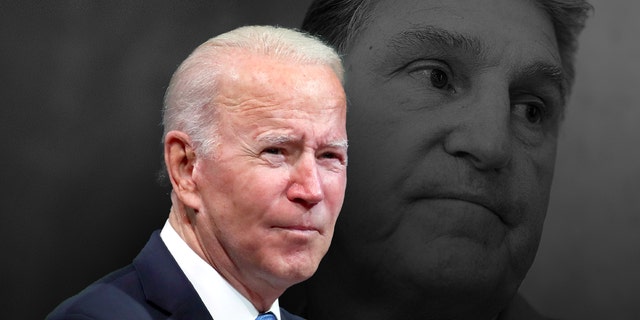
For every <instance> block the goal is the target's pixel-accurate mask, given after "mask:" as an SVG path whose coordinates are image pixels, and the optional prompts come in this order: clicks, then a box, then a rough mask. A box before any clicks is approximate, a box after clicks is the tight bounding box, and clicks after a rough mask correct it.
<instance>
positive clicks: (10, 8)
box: [0, 0, 640, 319]
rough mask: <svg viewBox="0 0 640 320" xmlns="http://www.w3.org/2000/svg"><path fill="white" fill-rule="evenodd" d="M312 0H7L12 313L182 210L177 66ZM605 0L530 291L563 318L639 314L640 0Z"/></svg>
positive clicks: (120, 260) (5, 295)
mask: <svg viewBox="0 0 640 320" xmlns="http://www.w3.org/2000/svg"><path fill="white" fill-rule="evenodd" d="M309 2H310V1H309V0H305V1H296V0H286V1H251V0H243V1H230V0H228V1H194V0H193V1H171V0H162V1H139V0H137V1H131V0H119V1H101V2H99V1H88V0H86V1H81V0H75V1H72V0H61V1H49V2H44V1H33V0H30V1H1V2H0V46H1V49H0V80H1V82H0V101H1V103H2V104H3V106H2V108H0V148H1V149H0V183H1V184H0V186H1V188H2V189H1V190H0V191H1V192H0V197H1V198H0V199H1V202H0V203H1V204H0V206H1V207H0V210H1V211H0V214H1V215H0V217H1V219H2V220H0V236H1V237H2V238H1V241H0V250H1V251H0V255H1V256H2V258H1V261H2V262H0V268H1V269H0V272H1V273H0V274H1V275H2V286H1V287H0V288H1V289H0V290H1V291H0V296H1V297H2V298H1V299H2V300H1V301H2V308H0V318H1V319H42V318H43V317H44V316H45V315H46V314H47V313H48V312H49V311H50V310H51V309H52V308H53V307H55V306H56V305H57V304H58V303H59V302H60V301H62V300H63V299H64V298H66V297H68V296H70V295H72V294H74V293H76V292H77V291H79V290H80V289H82V288H84V287H85V286H86V285H88V284H90V283H91V282H93V281H94V280H96V279H97V278H99V277H100V276H102V275H104V274H106V273H107V272H109V271H112V270H114V269H116V268H118V267H121V266H123V265H125V264H128V263H129V261H130V260H131V259H132V258H133V257H134V256H135V255H136V254H137V252H138V251H139V250H140V249H141V248H142V246H143V245H144V243H145V242H146V240H147V239H148V237H149V235H150V234H151V232H152V230H154V229H157V228H160V227H161V226H162V224H163V223H164V221H165V219H166V217H167V213H168V211H169V198H168V195H167V192H168V189H167V188H166V187H161V186H160V185H159V184H158V183H157V182H156V174H157V172H158V170H159V169H160V161H161V155H160V153H161V144H160V136H161V128H160V126H159V123H160V108H161V103H162V95H163V92H164V90H165V87H166V85H167V83H168V81H169V78H170V76H171V73H172V72H173V70H174V69H175V68H176V67H177V65H178V64H179V63H180V62H181V61H182V60H183V59H184V58H185V57H186V56H187V54H188V53H189V52H191V50H192V49H193V48H195V46H196V45H198V44H200V43H202V42H204V41H205V40H206V39H208V38H209V37H211V36H213V35H216V34H219V33H221V32H224V31H228V30H231V29H233V28H235V27H238V26H241V25H246V24H278V25H283V26H288V27H296V26H299V24H300V22H301V21H302V17H303V15H304V12H305V10H306V7H307V5H308V3H309ZM592 3H593V4H594V5H595V6H596V14H595V16H594V17H592V19H591V20H590V21H589V24H588V27H587V29H586V30H585V32H584V34H583V36H582V38H581V40H582V44H581V51H580V54H579V56H578V78H577V83H576V87H575V91H574V92H575V93H574V96H573V98H572V101H571V103H570V107H569V112H568V117H567V120H566V124H565V127H564V129H563V132H562V135H561V138H560V140H561V141H560V151H559V156H558V162H557V171H556V172H557V173H556V180H555V184H554V188H553V191H552V193H553V195H552V200H551V204H550V210H549V214H548V217H547V222H546V227H545V231H544V234H543V240H542V243H541V246H540V251H539V254H538V257H537V259H536V261H535V263H534V265H533V267H532V269H531V272H530V274H529V276H528V278H527V279H526V280H525V283H524V285H523V287H522V292H523V293H524V295H525V296H527V297H528V298H529V299H530V300H531V302H532V303H533V304H534V305H535V306H536V307H538V308H539V309H540V310H541V311H543V312H545V313H547V314H548V315H552V316H556V317H564V318H567V319H640V271H638V270H640V41H638V40H637V39H638V34H639V33H640V20H638V18H637V16H638V13H640V2H637V1H633V0H593V1H592ZM634 39H635V40H634ZM352 183H353V182H352Z"/></svg>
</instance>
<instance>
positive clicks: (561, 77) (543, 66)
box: [518, 61, 569, 105]
mask: <svg viewBox="0 0 640 320" xmlns="http://www.w3.org/2000/svg"><path fill="white" fill-rule="evenodd" d="M518 77H519V78H520V79H525V80H526V79H535V78H537V79H540V78H542V79H544V80H545V82H546V83H548V84H550V85H551V86H552V87H555V88H557V89H558V91H559V93H560V95H561V97H562V104H563V105H564V100H565V98H566V95H567V93H568V92H567V90H568V86H569V84H568V80H567V77H566V74H565V72H564V70H563V69H562V67H560V66H558V65H555V64H550V63H548V62H544V61H537V62H534V63H531V64H529V65H528V66H526V67H524V68H523V69H521V70H519V71H518Z"/></svg>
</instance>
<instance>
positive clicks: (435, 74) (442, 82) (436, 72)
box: [429, 69, 449, 89]
mask: <svg viewBox="0 0 640 320" xmlns="http://www.w3.org/2000/svg"><path fill="white" fill-rule="evenodd" d="M429 79H430V80H431V84H432V85H433V86H434V87H436V88H438V89H444V88H446V87H447V86H448V85H449V76H447V74H446V73H445V72H444V71H442V70H440V69H431V74H430V75H429Z"/></svg>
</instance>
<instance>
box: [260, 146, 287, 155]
mask: <svg viewBox="0 0 640 320" xmlns="http://www.w3.org/2000/svg"><path fill="white" fill-rule="evenodd" d="M262 152H263V153H268V154H275V155H281V154H282V153H283V152H282V149H281V148H275V147H273V148H265V149H264V150H262Z"/></svg>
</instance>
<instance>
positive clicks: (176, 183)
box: [164, 131, 201, 211]
mask: <svg viewBox="0 0 640 320" xmlns="http://www.w3.org/2000/svg"><path fill="white" fill-rule="evenodd" d="M164 162H165V164H166V166H167V174H168V176H169V180H170V181H171V186H172V187H173V192H174V193H175V194H176V196H177V197H178V199H179V200H180V201H181V202H182V203H183V204H184V205H185V206H187V207H190V208H193V209H195V210H196V211H199V208H200V204H201V201H200V194H199V192H198V185H197V184H196V182H195V181H194V179H193V174H194V166H195V162H196V153H195V150H194V148H193V142H192V141H191V138H190V137H189V135H187V134H186V133H184V132H181V131H169V132H167V135H166V136H165V138H164Z"/></svg>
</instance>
